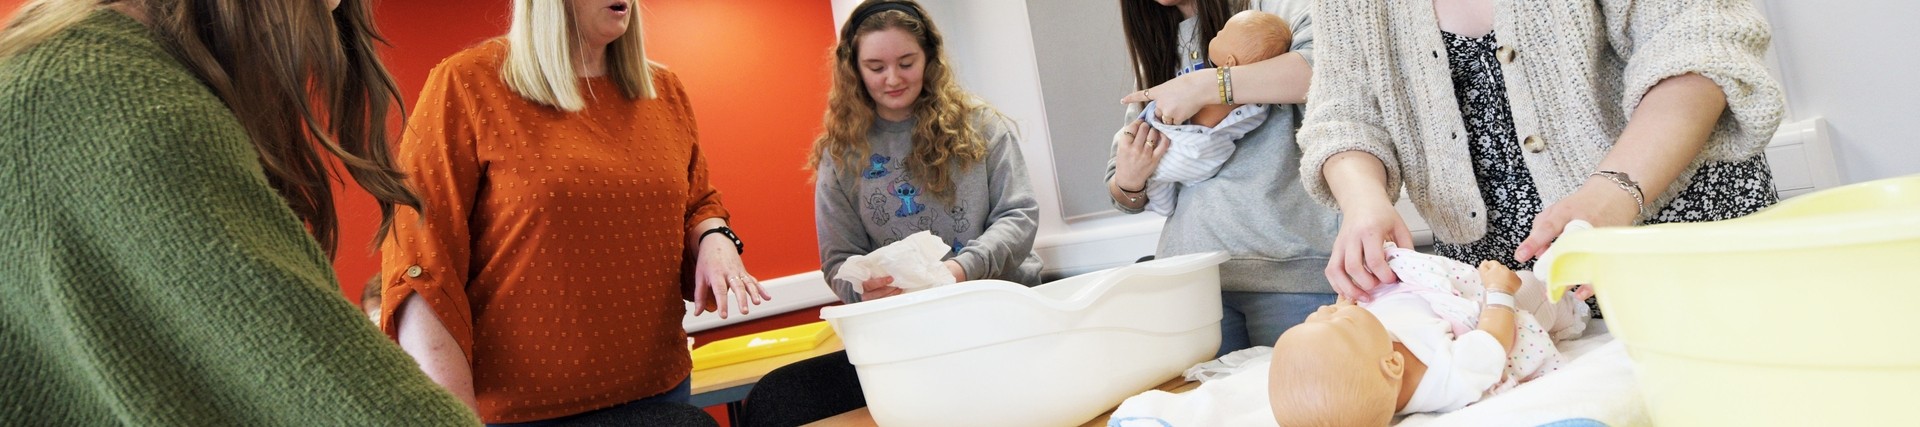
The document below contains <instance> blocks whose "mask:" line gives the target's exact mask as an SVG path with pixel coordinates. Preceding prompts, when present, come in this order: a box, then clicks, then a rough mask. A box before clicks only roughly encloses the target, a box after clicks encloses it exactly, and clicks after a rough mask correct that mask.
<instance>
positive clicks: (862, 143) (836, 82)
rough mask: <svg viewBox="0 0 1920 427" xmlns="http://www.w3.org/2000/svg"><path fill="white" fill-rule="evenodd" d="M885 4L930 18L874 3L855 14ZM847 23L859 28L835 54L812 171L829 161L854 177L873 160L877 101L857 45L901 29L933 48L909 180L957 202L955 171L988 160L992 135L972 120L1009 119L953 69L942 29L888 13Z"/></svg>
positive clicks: (916, 110) (918, 105) (905, 0)
mask: <svg viewBox="0 0 1920 427" xmlns="http://www.w3.org/2000/svg"><path fill="white" fill-rule="evenodd" d="M883 3H898V4H904V5H907V6H908V7H912V8H913V9H914V10H915V11H917V12H919V15H920V16H922V17H924V16H926V9H924V8H921V7H920V5H919V4H918V3H914V2H913V1H911V0H867V1H866V2H863V3H861V4H860V6H859V7H855V8H854V10H853V13H852V15H851V16H855V17H857V16H860V15H861V12H864V11H865V10H866V9H870V8H872V7H874V6H875V5H879V4H883ZM846 25H849V26H858V27H857V28H856V29H854V30H853V31H850V32H848V33H847V34H848V36H843V37H841V39H840V43H839V45H838V46H836V47H835V48H834V50H833V59H834V63H833V88H832V89H831V90H830V91H828V93H827V114H826V118H825V120H824V123H823V124H822V127H823V128H824V131H823V132H822V133H821V134H820V136H819V138H816V139H815V140H814V141H813V150H812V152H811V153H809V154H808V156H807V168H808V169H811V170H816V171H817V170H819V169H820V163H821V162H822V161H824V160H827V159H831V161H832V162H833V163H834V164H835V165H838V166H837V167H838V169H839V172H840V173H842V174H854V173H858V172H859V171H860V168H857V167H854V165H860V164H862V162H864V161H865V160H864V158H865V157H867V156H869V155H871V154H873V147H872V146H871V145H869V144H868V143H867V131H868V130H869V129H871V128H872V127H873V118H874V114H875V112H874V107H873V96H872V95H871V94H869V93H867V85H866V84H865V82H864V81H863V80H862V79H861V78H860V70H859V69H858V68H857V67H856V65H855V63H856V62H858V61H859V49H858V46H857V45H858V41H859V39H860V36H864V35H867V34H871V33H875V32H880V31H884V30H894V29H897V30H902V31H906V32H907V34H911V35H913V37H914V40H916V41H918V42H919V43H920V48H921V49H923V50H926V60H925V68H924V71H923V72H924V74H923V77H922V78H921V81H922V83H921V87H920V94H919V98H917V99H915V100H914V102H913V117H914V119H915V120H916V124H915V126H914V129H913V149H912V152H910V153H908V154H907V156H906V157H907V158H906V159H904V161H905V163H906V165H907V167H906V173H907V177H908V178H909V179H911V180H914V181H916V182H918V183H920V184H921V189H922V190H923V191H925V192H926V193H927V194H931V195H933V197H934V198H935V199H937V200H941V201H946V202H951V201H952V200H953V193H954V188H953V187H954V185H953V175H954V171H956V170H961V169H965V168H967V167H969V166H972V165H974V164H975V163H979V162H980V159H982V158H985V157H986V155H987V141H986V135H981V134H980V132H979V131H978V130H976V129H975V128H974V126H973V125H974V123H973V121H974V120H975V119H987V120H993V119H999V120H1004V119H1005V117H1004V116H1002V115H1000V114H999V112H997V111H994V110H993V108H992V107H990V106H987V105H985V104H983V103H980V102H978V101H977V100H976V99H975V98H974V97H973V95H972V94H969V93H967V91H965V90H962V89H961V88H960V83H959V82H958V81H957V79H955V78H954V77H953V72H952V71H951V69H949V67H948V65H947V62H948V61H947V54H946V52H945V51H944V50H943V48H942V46H941V42H940V40H941V36H940V31H939V30H938V29H936V28H934V26H933V22H932V21H930V20H922V19H920V18H919V17H915V16H912V15H909V14H907V13H906V12H902V11H898V10H888V11H882V12H879V13H874V14H873V15H872V16H870V17H868V18H866V19H865V20H864V21H862V22H848V23H847V24H846ZM976 113H978V114H979V115H978V116H976Z"/></svg>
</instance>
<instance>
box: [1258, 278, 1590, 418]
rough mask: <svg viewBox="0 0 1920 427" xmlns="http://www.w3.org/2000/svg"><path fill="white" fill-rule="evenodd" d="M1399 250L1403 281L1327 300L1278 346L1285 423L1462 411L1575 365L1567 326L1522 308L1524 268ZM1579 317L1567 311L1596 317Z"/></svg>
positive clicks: (1278, 392) (1276, 401)
mask: <svg viewBox="0 0 1920 427" xmlns="http://www.w3.org/2000/svg"><path fill="white" fill-rule="evenodd" d="M1389 253H1390V256H1391V257H1392V258H1393V259H1392V260H1390V261H1389V264H1390V265H1391V266H1392V268H1393V269H1394V272H1395V273H1396V274H1399V275H1401V278H1402V281H1401V282H1400V283H1394V284H1388V285H1382V286H1380V287H1376V288H1375V289H1374V290H1373V291H1371V292H1369V295H1370V296H1371V297H1372V300H1371V301H1370V302H1368V303H1366V306H1365V307H1362V306H1359V305H1355V304H1354V303H1353V302H1352V301H1350V300H1346V299H1344V298H1343V299H1341V300H1340V302H1338V303H1336V304H1334V305H1331V306H1325V307H1321V308H1320V310H1319V311H1318V312H1315V313H1314V314H1312V315H1310V316H1308V317H1307V319H1306V323H1302V324H1301V325H1299V326H1295V327H1293V328H1292V329H1289V330H1288V331H1287V332H1286V333H1284V334H1282V335H1281V336H1280V339H1279V341H1277V342H1275V343H1274V351H1273V359H1272V361H1271V362H1270V363H1271V365H1270V368H1271V370H1270V371H1269V374H1268V375H1269V377H1268V384H1267V387H1268V396H1267V397H1268V400H1269V401H1270V402H1271V403H1272V407H1273V415H1274V419H1275V420H1276V421H1278V422H1279V423H1280V425H1283V426H1290V427H1291V426H1314V425H1340V426H1347V425H1369V426H1384V425H1387V424H1388V423H1389V422H1390V421H1391V420H1392V419H1393V417H1394V415H1396V414H1410V413H1416V412H1445V411H1453V410H1456V409H1460V408H1461V407H1465V406H1466V405H1467V404H1470V403H1473V402H1476V401H1479V400H1480V399H1481V398H1482V397H1484V396H1487V395H1490V394H1492V393H1496V392H1499V391H1503V390H1505V389H1508V388H1511V387H1512V386H1514V385H1517V384H1519V383H1520V382H1523V381H1528V380H1532V379H1534V378H1537V377H1539V376H1540V375H1542V374H1545V373H1547V372H1551V371H1553V370H1556V369H1558V368H1559V366H1560V365H1561V364H1562V363H1564V360H1562V359H1561V357H1560V354H1559V351H1558V350H1557V349H1555V348H1554V347H1553V339H1552V338H1551V336H1550V332H1549V331H1550V330H1555V331H1563V330H1565V329H1566V327H1565V326H1560V325H1555V326H1553V327H1552V328H1548V327H1543V326H1541V324H1540V323H1539V321H1537V320H1535V318H1534V317H1533V316H1532V315H1531V314H1529V313H1527V312H1525V311H1520V310H1517V309H1516V308H1515V306H1516V304H1520V303H1519V302H1518V300H1517V299H1516V298H1515V294H1516V293H1519V292H1521V291H1522V280H1521V278H1520V277H1519V276H1518V275H1516V274H1514V272H1513V271H1511V270H1508V269H1507V268H1506V267H1505V266H1502V265H1500V263H1498V262H1495V261H1486V262H1483V263H1481V264H1480V268H1479V269H1478V270H1477V271H1475V270H1473V269H1470V268H1468V267H1466V264H1462V263H1458V262H1455V261H1452V260H1450V259H1445V258H1440V257H1436V256H1432V255H1425V254H1419V253H1416V252H1412V251H1407V250H1400V249H1393V248H1389ZM1481 285H1484V288H1480V286H1481ZM1463 290H1464V291H1465V292H1466V293H1468V294H1484V295H1485V297H1484V304H1483V303H1480V302H1476V301H1474V300H1469V299H1467V298H1466V297H1463V296H1462V295H1461V293H1462V291H1463ZM1540 298H1541V299H1544V298H1545V295H1544V293H1543V294H1542V295H1540ZM1529 299H1531V298H1529ZM1523 305H1524V304H1523ZM1568 307H1569V308H1568V309H1571V308H1570V307H1571V305H1569V306H1568ZM1540 308H1541V309H1542V310H1561V309H1562V307H1559V306H1540ZM1577 317H1578V316H1566V318H1565V319H1563V320H1564V322H1575V321H1577V322H1578V323H1582V324H1584V319H1578V318H1577ZM1564 322H1563V323H1564ZM1575 334H1576V335H1577V332H1576V333H1575Z"/></svg>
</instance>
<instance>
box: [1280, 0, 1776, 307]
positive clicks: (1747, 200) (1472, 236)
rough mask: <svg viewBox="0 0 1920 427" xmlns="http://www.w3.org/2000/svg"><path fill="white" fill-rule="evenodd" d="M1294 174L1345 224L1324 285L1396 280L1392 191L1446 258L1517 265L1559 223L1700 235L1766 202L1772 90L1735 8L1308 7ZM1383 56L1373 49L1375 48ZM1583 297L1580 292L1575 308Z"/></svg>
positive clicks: (1657, 4)
mask: <svg viewBox="0 0 1920 427" xmlns="http://www.w3.org/2000/svg"><path fill="white" fill-rule="evenodd" d="M1316 4H1317V9H1316V13H1319V16H1318V18H1320V19H1319V20H1318V22H1321V23H1322V24H1323V25H1321V26H1320V36H1321V37H1320V41H1321V43H1320V46H1321V49H1320V53H1321V59H1320V61H1319V62H1318V64H1317V65H1316V66H1318V67H1322V69H1326V70H1336V69H1337V70H1342V71H1343V72H1341V73H1323V75H1322V78H1319V79H1318V80H1317V81H1316V82H1314V85H1313V93H1312V95H1311V98H1312V99H1313V100H1314V103H1313V104H1312V105H1311V106H1310V108H1309V109H1308V111H1307V117H1306V125H1305V126H1304V127H1302V129H1301V130H1300V145H1301V147H1302V148H1303V149H1304V150H1305V152H1306V154H1305V156H1304V157H1303V161H1304V163H1305V164H1304V165H1303V168H1302V169H1301V170H1300V175H1301V177H1303V178H1305V183H1306V186H1307V189H1308V190H1309V191H1310V192H1312V194H1313V195H1314V198H1315V199H1316V200H1319V201H1321V202H1322V203H1326V204H1329V205H1333V204H1335V203H1337V204H1338V206H1339V207H1340V210H1341V212H1342V213H1343V215H1344V218H1343V221H1342V224H1341V230H1340V237H1339V240H1338V243H1337V244H1336V246H1335V247H1334V256H1333V258H1332V259H1331V260H1330V261H1329V262H1328V264H1327V265H1326V270H1325V274H1326V275H1327V277H1328V279H1329V280H1330V281H1332V282H1333V284H1334V287H1335V289H1337V290H1338V291H1339V292H1340V293H1341V294H1342V295H1348V296H1352V297H1355V298H1360V299H1364V298H1366V293H1367V291H1368V290H1370V289H1372V288H1373V287H1375V286H1377V285H1379V284H1382V283H1391V282H1394V281H1397V279H1396V278H1395V275H1394V273H1393V272H1392V271H1391V270H1389V269H1388V268H1387V262H1386V256H1385V250H1384V243H1386V242H1397V244H1398V246H1400V247H1407V246H1408V244H1409V243H1410V240H1411V239H1410V238H1409V237H1408V233H1407V227H1406V224H1405V223H1404V222H1402V220H1401V218H1400V215H1399V214H1398V212H1397V211H1395V210H1394V207H1393V198H1394V196H1395V195H1397V194H1399V191H1400V189H1401V188H1402V185H1403V184H1404V186H1405V188H1406V191H1407V194H1409V195H1410V196H1412V198H1413V204H1414V206H1415V207H1417V208H1419V210H1420V214H1421V217H1423V218H1425V219H1426V220H1427V222H1428V223H1429V224H1431V225H1432V227H1433V231H1434V237H1435V239H1436V240H1437V242H1436V243H1435V245H1434V246H1435V249H1437V251H1438V252H1439V253H1440V254H1441V255H1445V256H1448V257H1450V258H1454V259H1456V260H1459V261H1462V262H1467V263H1478V262H1480V261H1481V260H1489V259H1491V260H1499V261H1501V262H1503V263H1506V264H1507V265H1508V266H1510V267H1512V268H1514V269H1523V268H1529V267H1530V265H1531V264H1532V260H1533V259H1534V258H1535V257H1537V256H1539V255H1540V254H1541V252H1542V251H1543V250H1544V249H1546V247H1547V245H1548V244H1550V243H1551V242H1552V241H1553V239H1555V238H1556V237H1558V236H1559V235H1560V233H1561V231H1562V229H1563V228H1565V227H1566V226H1567V225H1568V224H1570V223H1572V221H1573V220H1584V221H1586V222H1588V223H1591V224H1592V225H1594V226H1602V227H1605V226H1627V225H1634V224H1653V223H1665V222H1691V221H1714V220H1721V219H1728V218H1734V217H1739V216H1742V215H1746V214H1748V213H1752V212H1754V211H1757V210H1759V209H1760V208H1763V207H1765V206H1767V205H1769V204H1772V203H1773V202H1774V201H1775V200H1776V196H1775V194H1774V190H1773V186H1772V184H1771V181H1770V173H1769V172H1768V170H1767V166H1766V161H1765V160H1764V158H1763V157H1762V155H1761V150H1762V148H1763V147H1764V146H1765V145H1766V143H1767V141H1768V140H1769V139H1770V138H1771V136H1772V134H1773V131H1774V127H1775V126H1776V125H1778V124H1779V121H1780V117H1781V108H1782V105H1783V100H1782V98H1781V91H1780V86H1779V84H1778V83H1777V82H1775V81H1774V80H1773V79H1772V78H1771V77H1769V76H1768V75H1767V71H1766V67H1765V66H1764V65H1762V63H1761V59H1760V58H1761V57H1763V56H1764V55H1765V51H1766V46H1767V39H1768V29H1767V23H1766V22H1765V21H1764V20H1762V19H1761V16H1760V13H1759V12H1758V11H1757V10H1755V8H1754V6H1753V4H1752V3H1751V2H1748V1H1745V0H1660V1H1651V0H1640V1H1630V0H1600V1H1586V2H1570V3H1567V4H1558V3H1555V4H1553V5H1551V6H1549V4H1548V3H1532V2H1495V1H1494V0H1319V1H1318V2H1317V3H1316ZM1383 43H1384V45H1383ZM1580 296H1581V297H1583V298H1584V297H1586V296H1587V295H1584V294H1583V295H1580Z"/></svg>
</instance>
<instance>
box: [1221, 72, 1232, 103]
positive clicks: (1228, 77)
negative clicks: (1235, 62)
mask: <svg viewBox="0 0 1920 427" xmlns="http://www.w3.org/2000/svg"><path fill="white" fill-rule="evenodd" d="M1220 75H1221V76H1225V77H1226V79H1225V80H1226V83H1221V84H1220V87H1222V88H1225V89H1226V90H1227V100H1226V101H1227V102H1226V105H1233V67H1220Z"/></svg>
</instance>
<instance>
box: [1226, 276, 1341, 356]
mask: <svg viewBox="0 0 1920 427" xmlns="http://www.w3.org/2000/svg"><path fill="white" fill-rule="evenodd" d="M1334 298H1335V295H1334V294H1294V293H1278V292H1221V293H1220V305H1221V307H1220V352H1219V353H1218V354H1215V355H1214V357H1220V356H1224V355H1226V354H1227V353H1232V352H1234V351H1236V350H1242V349H1246V348H1249V347H1254V346H1262V345H1273V342H1274V341H1277V340H1279V339H1280V333H1282V332H1286V331H1287V328H1291V327H1293V325H1298V324H1300V322H1303V321H1306V319H1307V315H1309V314H1313V311H1314V310H1318V309H1319V308H1320V306H1323V305H1327V304H1333V301H1334Z"/></svg>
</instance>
